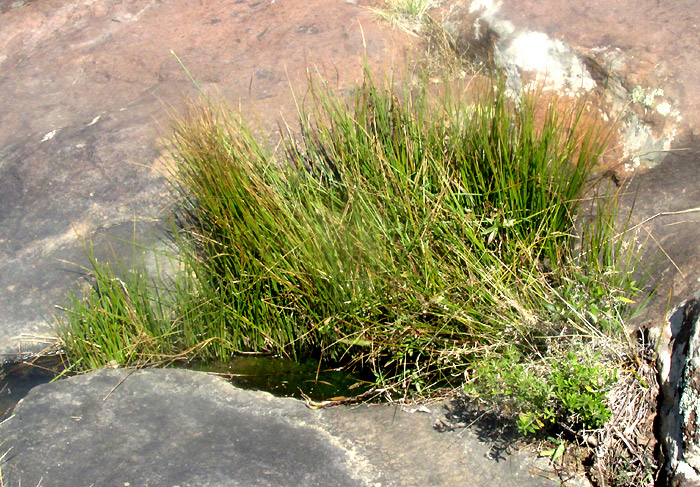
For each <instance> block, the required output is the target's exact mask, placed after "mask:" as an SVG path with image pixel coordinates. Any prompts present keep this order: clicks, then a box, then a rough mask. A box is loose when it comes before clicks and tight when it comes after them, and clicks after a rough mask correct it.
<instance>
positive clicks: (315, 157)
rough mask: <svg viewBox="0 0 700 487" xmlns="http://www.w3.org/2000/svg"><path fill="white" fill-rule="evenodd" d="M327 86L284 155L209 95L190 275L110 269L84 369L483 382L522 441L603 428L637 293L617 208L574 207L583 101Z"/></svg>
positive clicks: (84, 302)
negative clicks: (169, 367)
mask: <svg viewBox="0 0 700 487" xmlns="http://www.w3.org/2000/svg"><path fill="white" fill-rule="evenodd" d="M312 86H313V87H312V88H311V90H310V92H309V96H308V102H307V103H305V104H304V105H302V106H300V108H299V126H298V127H290V128H285V130H283V133H282V142H281V145H280V147H281V149H279V150H277V151H272V150H271V149H270V148H269V147H267V145H266V144H265V143H264V142H260V141H259V140H258V139H256V137H254V136H253V133H252V131H251V130H250V129H249V128H248V126H247V125H246V124H245V123H244V121H243V120H242V119H241V118H240V117H239V116H237V115H235V114H233V113H231V112H230V111H229V110H227V109H225V108H220V107H216V106H213V105H212V104H210V103H208V102H207V103H204V104H203V106H201V107H191V109H190V110H189V111H188V112H187V113H186V114H185V115H184V116H181V117H179V118H176V119H175V121H174V123H173V130H172V136H171V139H170V143H169V150H170V152H171V156H172V161H173V166H172V173H171V175H170V180H171V183H172V185H173V188H174V190H175V194H176V196H177V204H178V210H177V221H178V227H177V229H176V231H175V234H176V242H177V244H178V248H179V254H177V255H175V256H173V257H172V259H173V260H174V262H176V265H174V268H175V269H176V271H175V272H171V273H169V274H168V275H170V277H169V278H167V279H166V278H163V277H161V276H155V277H153V276H150V277H149V276H147V275H145V274H143V273H133V274H131V276H132V277H130V278H129V280H121V279H118V278H117V277H116V276H115V275H114V273H112V272H110V268H109V267H108V266H101V265H99V264H97V263H95V273H94V274H95V275H94V277H95V279H96V284H95V285H94V286H93V292H91V293H88V295H87V296H86V297H85V298H78V297H75V298H74V306H73V308H72V309H70V310H69V311H68V312H67V313H66V314H65V317H64V318H63V321H64V323H63V326H62V330H63V332H62V333H63V334H62V338H63V342H64V346H65V351H66V353H67V355H68V356H69V357H70V359H71V360H72V361H74V362H75V361H81V363H82V364H84V365H85V366H89V367H90V368H92V367H97V366H99V365H101V364H107V363H109V362H110V361H116V362H118V363H121V364H129V363H134V362H138V363H143V362H161V361H164V360H168V359H172V358H173V357H182V356H185V355H187V356H189V357H192V356H196V357H199V358H202V359H207V360H208V359H211V360H220V361H226V360H227V359H228V358H230V357H231V356H232V355H233V354H236V353H238V352H251V351H252V352H261V353H272V354H279V355H284V356H289V357H296V358H299V357H305V356H314V357H317V358H318V359H319V360H323V361H333V362H340V363H343V364H346V365H348V366H355V367H361V368H363V369H365V370H370V371H371V372H373V373H374V375H375V378H376V379H375V380H376V384H377V386H380V387H382V388H386V389H387V390H390V391H393V393H396V394H400V395H402V396H406V397H407V396H414V395H416V394H418V395H426V394H430V393H433V392H436V391H440V390H446V389H449V390H453V389H456V388H461V387H463V385H464V384H465V383H467V384H468V389H469V392H470V393H472V394H473V395H476V396H479V397H481V398H485V399H487V400H491V401H497V402H498V401H500V402H502V403H504V404H505V403H507V404H508V405H509V407H510V408H511V410H512V411H514V412H516V418H518V421H519V425H520V427H521V430H522V431H523V433H531V432H534V431H535V430H538V429H541V428H544V427H546V426H548V425H552V424H563V425H565V426H566V427H567V428H572V429H575V428H585V429H594V428H598V427H600V426H602V425H603V424H604V423H605V422H606V421H607V420H608V418H610V410H609V408H608V405H607V402H606V393H607V391H608V390H609V389H610V387H612V385H613V384H614V383H615V381H616V380H617V376H616V373H615V372H613V371H612V370H613V369H615V368H617V367H619V365H620V364H621V363H623V362H624V361H625V360H626V358H625V357H626V353H627V352H626V351H625V348H624V344H625V343H626V342H625V336H626V335H625V332H624V327H623V326H622V319H623V318H624V316H625V315H626V312H627V311H626V308H627V306H628V304H629V303H630V302H631V300H630V297H631V293H632V292H633V291H634V285H633V283H629V282H627V281H626V279H625V278H624V274H622V273H621V272H620V270H619V269H616V267H615V266H616V263H617V261H618V260H619V259H618V258H619V256H620V252H621V250H620V249H621V247H620V245H619V244H618V243H614V242H619V239H618V235H617V233H615V229H614V227H613V225H612V223H611V222H613V221H614V215H611V213H610V211H611V208H612V206H611V205H609V204H607V203H601V204H598V205H597V211H595V212H591V214H592V215H594V216H590V217H586V216H585V214H584V213H586V212H581V211H580V210H581V207H582V206H581V205H582V202H583V198H584V195H585V194H586V192H587V191H588V190H589V189H590V188H588V187H587V184H588V182H589V178H590V171H591V169H592V168H593V167H594V165H595V164H596V161H597V160H598V158H599V156H600V155H601V153H602V151H604V149H605V137H604V134H603V133H602V132H601V130H600V129H598V128H597V126H596V125H595V124H591V123H588V122H589V121H588V120H587V119H586V117H585V113H586V111H585V109H584V108H585V106H584V105H583V104H578V105H575V106H568V107H565V106H563V105H558V104H557V103H556V102H551V101H550V102H547V103H546V104H545V105H543V106H538V105H537V101H538V99H537V97H529V96H525V97H524V98H523V99H522V100H519V101H518V103H515V102H513V101H512V100H510V99H509V98H508V97H507V96H506V95H505V90H504V89H503V87H502V86H501V85H499V84H498V83H495V84H493V85H491V86H489V87H488V89H485V90H482V91H481V92H480V93H477V94H473V93H471V94H466V93H463V92H462V91H460V90H457V89H450V87H449V86H447V87H444V86H443V88H441V89H440V90H435V92H432V91H431V90H429V89H428V88H426V87H423V88H418V89H412V90H402V89H400V88H399V87H397V86H395V85H392V84H391V83H388V82H381V83H376V82H374V81H373V79H372V78H371V76H370V75H369V74H367V75H366V77H365V81H364V83H363V84H362V85H360V86H358V87H357V88H356V89H355V91H354V94H353V96H352V98H351V99H350V100H349V101H348V100H343V99H341V98H339V97H337V96H335V95H333V94H332V93H331V92H330V91H329V90H328V89H326V88H325V86H324V85H323V83H321V82H317V83H314V84H313V85H312ZM425 86H428V85H427V84H426V85H425ZM589 206H590V205H589ZM594 206H595V205H594ZM586 214H587V213H586ZM611 242H612V243H611Z"/></svg>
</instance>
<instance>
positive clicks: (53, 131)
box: [41, 130, 56, 142]
mask: <svg viewBox="0 0 700 487" xmlns="http://www.w3.org/2000/svg"><path fill="white" fill-rule="evenodd" d="M54 135H56V130H52V131H51V132H49V133H48V134H46V135H44V138H43V139H41V142H46V141H47V140H51V139H53V137H54Z"/></svg>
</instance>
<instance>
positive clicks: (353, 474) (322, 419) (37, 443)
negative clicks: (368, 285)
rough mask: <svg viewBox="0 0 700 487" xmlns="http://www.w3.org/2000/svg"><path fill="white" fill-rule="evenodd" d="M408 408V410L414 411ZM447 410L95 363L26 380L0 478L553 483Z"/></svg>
mask: <svg viewBox="0 0 700 487" xmlns="http://www.w3.org/2000/svg"><path fill="white" fill-rule="evenodd" d="M410 411H413V413H410ZM444 413H445V411H444V409H443V408H442V407H440V406H435V405H431V406H430V412H427V413H426V412H422V413H421V412H416V411H415V410H411V409H407V408H401V407H400V406H395V405H375V406H359V407H355V408H332V409H323V410H312V409H309V408H307V407H306V406H305V405H304V403H303V402H301V401H297V400H294V399H289V398H276V397H274V396H272V395H270V394H268V393H265V392H253V391H246V390H241V389H238V388H235V387H234V386H232V385H230V384H229V383H227V382H225V381H224V380H223V379H221V378H219V377H216V376H213V375H209V374H205V373H199V372H192V371H187V370H176V369H166V370H163V369H160V370H155V369H150V370H137V371H133V370H126V369H116V370H115V369H103V370H99V371H96V372H93V373H90V374H85V375H81V376H76V377H73V378H70V379H65V380H60V381H56V382H54V383H52V384H45V385H42V386H39V387H37V388H35V389H33V390H32V391H31V392H30V393H29V395H28V396H27V397H26V398H24V399H23V400H22V401H21V402H20V403H19V404H18V405H17V407H16V409H15V412H14V415H13V416H12V417H11V418H10V419H8V420H7V421H5V422H4V423H3V424H2V425H1V426H0V439H1V440H2V448H3V452H7V453H6V454H5V457H4V461H3V465H2V476H3V482H4V485H5V486H19V485H22V486H24V487H30V486H36V485H42V486H43V487H54V486H70V487H81V486H85V487H87V486H93V485H94V486H98V485H99V486H105V487H109V486H114V487H117V486H119V487H128V486H151V487H159V486H168V487H174V486H179V487H185V486H199V487H206V486H331V485H332V486H377V487H379V486H384V487H386V486H429V485H432V486H441V485H445V486H447V485H449V486H458V485H473V486H480V485H484V486H486V485H518V486H523V487H526V486H545V485H560V483H559V481H556V480H554V479H548V478H547V477H546V476H544V475H543V471H542V470H541V468H542V467H543V463H542V462H543V461H542V459H536V458H535V456H534V455H533V454H526V453H514V454H512V455H500V456H497V457H498V458H496V459H494V458H492V457H493V455H492V454H490V453H492V452H490V450H491V446H490V445H489V444H488V442H484V441H480V440H479V439H478V437H477V436H476V435H475V434H474V433H473V432H472V431H471V430H468V429H462V430H455V431H451V432H443V433H440V432H438V431H437V430H436V429H435V428H434V424H435V421H437V419H439V417H441V416H442V417H444Z"/></svg>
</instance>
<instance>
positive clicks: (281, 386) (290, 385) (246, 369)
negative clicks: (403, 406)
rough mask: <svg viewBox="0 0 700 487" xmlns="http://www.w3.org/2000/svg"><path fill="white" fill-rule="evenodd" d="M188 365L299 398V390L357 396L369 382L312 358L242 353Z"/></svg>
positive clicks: (317, 395)
mask: <svg viewBox="0 0 700 487" xmlns="http://www.w3.org/2000/svg"><path fill="white" fill-rule="evenodd" d="M188 368H191V369H194V370H201V371H206V372H216V373H219V374H222V377H224V378H226V379H227V380H229V381H230V382H231V383H232V384H234V385H235V386H238V387H240V388H242V389H254V390H262V391H267V392H270V393H272V394H274V395H275V396H280V397H296V398H301V397H303V396H302V394H303V395H306V396H308V397H309V398H311V399H313V400H316V401H320V400H327V399H332V398H339V397H352V396H357V395H359V394H362V393H363V392H365V391H367V390H368V389H369V385H370V384H369V382H367V381H366V380H363V376H362V375H361V374H353V373H351V372H348V371H347V370H343V369H342V368H340V367H338V368H328V366H324V365H321V366H320V367H319V363H318V361H316V360H306V361H304V362H301V363H297V362H294V361H293V360H289V359H284V358H279V357H270V356H261V355H243V356H239V357H235V358H234V359H233V360H232V361H231V362H229V363H225V364H224V363H222V364H197V365H190V366H188ZM364 379H370V378H369V377H364Z"/></svg>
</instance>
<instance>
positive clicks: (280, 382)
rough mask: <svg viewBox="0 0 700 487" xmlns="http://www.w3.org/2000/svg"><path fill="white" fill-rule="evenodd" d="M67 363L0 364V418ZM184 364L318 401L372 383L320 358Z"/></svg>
mask: <svg viewBox="0 0 700 487" xmlns="http://www.w3.org/2000/svg"><path fill="white" fill-rule="evenodd" d="M64 367H65V364H64V362H63V360H62V357H61V356H53V357H44V358H41V359H37V360H35V361H33V362H32V363H19V364H5V365H2V366H0V420H2V419H4V418H6V417H7V416H9V415H10V414H11V413H12V410H13V409H14V407H15V405H16V404H17V403H18V402H19V401H20V400H21V399H22V398H23V397H24V396H26V395H27V393H28V392H29V391H30V390H31V389H32V388H33V387H36V386H38V385H40V384H45V383H47V382H51V381H52V380H54V379H55V378H56V377H57V376H58V375H59V374H61V372H62V371H63V370H64ZM184 368H188V369H192V370H199V371H205V372H215V373H217V374H219V375H220V376H221V377H223V378H224V379H226V380H228V381H230V382H231V383H232V384H233V385H235V386H237V387H240V388H243V389H253V390H263V391H267V392H270V393H272V394H274V395H275V396H280V397H296V398H302V397H303V395H306V396H307V397H309V398H311V399H313V400H315V401H322V400H328V399H337V398H342V397H352V396H357V395H359V394H362V393H363V392H365V391H367V390H368V389H369V386H370V384H369V383H368V382H366V381H365V380H363V379H362V376H361V375H359V374H352V373H350V372H348V371H346V370H342V369H340V368H328V367H327V366H326V367H324V366H321V367H320V368H319V364H318V361H316V360H307V361H305V362H302V363H297V362H294V361H293V360H288V359H284V358H279V357H271V356H263V355H245V356H240V357H235V358H233V359H232V360H231V361H230V362H228V363H216V364H202V363H196V364H192V363H190V364H187V366H186V367H184ZM66 376H68V374H65V373H64V374H63V377H66Z"/></svg>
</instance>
